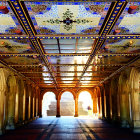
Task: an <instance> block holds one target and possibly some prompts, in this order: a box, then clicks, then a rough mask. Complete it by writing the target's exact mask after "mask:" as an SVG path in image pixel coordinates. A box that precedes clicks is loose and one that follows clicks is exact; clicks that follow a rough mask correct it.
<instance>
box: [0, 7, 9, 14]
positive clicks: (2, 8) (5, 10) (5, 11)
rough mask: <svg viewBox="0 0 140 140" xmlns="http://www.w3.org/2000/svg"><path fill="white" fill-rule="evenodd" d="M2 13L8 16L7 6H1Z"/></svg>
mask: <svg viewBox="0 0 140 140" xmlns="http://www.w3.org/2000/svg"><path fill="white" fill-rule="evenodd" d="M0 12H2V13H3V14H7V13H8V12H9V10H8V8H7V7H6V6H0Z"/></svg>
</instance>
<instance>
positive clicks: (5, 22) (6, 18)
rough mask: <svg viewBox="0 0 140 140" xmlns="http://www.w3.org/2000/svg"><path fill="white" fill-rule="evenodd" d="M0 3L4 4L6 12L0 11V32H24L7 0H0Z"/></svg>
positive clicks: (18, 33)
mask: <svg viewBox="0 0 140 140" xmlns="http://www.w3.org/2000/svg"><path fill="white" fill-rule="evenodd" d="M0 5H3V6H6V7H7V10H5V11H7V12H6V14H4V13H2V12H0V34H12V35H21V34H25V32H24V31H23V29H22V27H21V25H20V24H19V22H18V20H17V18H16V16H15V15H14V13H13V11H12V10H11V8H10V6H9V4H8V2H5V1H3V2H2V1H0Z"/></svg>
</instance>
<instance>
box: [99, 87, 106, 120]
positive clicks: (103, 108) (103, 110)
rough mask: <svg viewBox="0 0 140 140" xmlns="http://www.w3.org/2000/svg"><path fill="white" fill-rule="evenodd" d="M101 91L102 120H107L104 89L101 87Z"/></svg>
mask: <svg viewBox="0 0 140 140" xmlns="http://www.w3.org/2000/svg"><path fill="white" fill-rule="evenodd" d="M100 91H101V106H102V119H104V118H105V107H104V88H103V87H100Z"/></svg>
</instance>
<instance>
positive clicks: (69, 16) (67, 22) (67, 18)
mask: <svg viewBox="0 0 140 140" xmlns="http://www.w3.org/2000/svg"><path fill="white" fill-rule="evenodd" d="M73 17H74V16H73V13H72V12H71V11H70V10H69V9H67V10H66V12H65V13H63V17H62V18H63V20H59V19H55V20H53V19H50V20H47V21H43V22H47V23H51V24H64V25H63V27H64V29H65V30H67V31H69V30H71V29H72V27H73V23H77V24H86V23H89V22H92V21H89V20H86V19H75V20H73Z"/></svg>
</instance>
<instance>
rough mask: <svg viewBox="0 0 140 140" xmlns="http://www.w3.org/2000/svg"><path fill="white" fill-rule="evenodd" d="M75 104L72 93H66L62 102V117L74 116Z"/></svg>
mask: <svg viewBox="0 0 140 140" xmlns="http://www.w3.org/2000/svg"><path fill="white" fill-rule="evenodd" d="M74 107H75V102H74V99H73V95H72V93H71V92H68V91H66V92H64V93H63V94H62V96H61V101H60V110H61V111H60V112H61V113H60V114H61V116H74Z"/></svg>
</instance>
